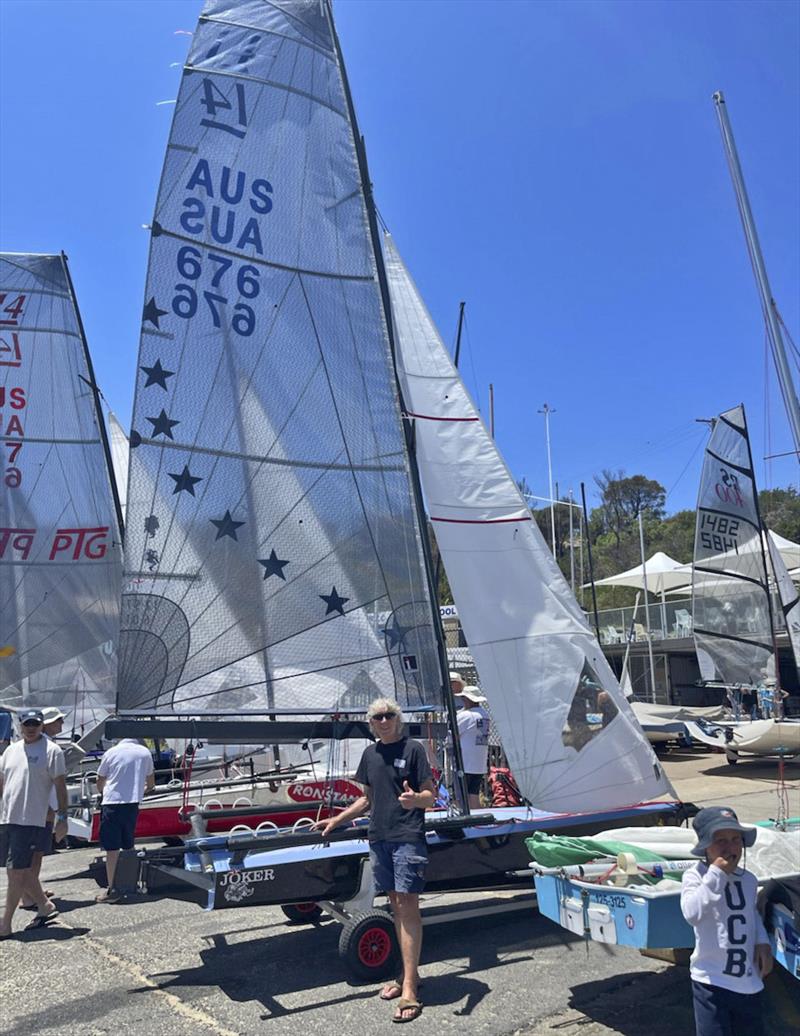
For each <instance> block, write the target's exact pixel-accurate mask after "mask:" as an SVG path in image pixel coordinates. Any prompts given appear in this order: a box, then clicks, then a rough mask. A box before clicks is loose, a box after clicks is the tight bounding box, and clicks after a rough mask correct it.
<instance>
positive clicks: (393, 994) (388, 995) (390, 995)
mask: <svg viewBox="0 0 800 1036" xmlns="http://www.w3.org/2000/svg"><path fill="white" fill-rule="evenodd" d="M402 995H403V986H402V983H401V982H399V981H398V979H396V978H394V979H391V980H390V981H389V982H387V983H386V985H385V986H384V987H383V989H382V990H381V991H380V993H378V997H379V998H380V999H381V1000H397V998H398V997H400V996H402Z"/></svg>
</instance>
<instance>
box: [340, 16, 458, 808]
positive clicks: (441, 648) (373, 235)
mask: <svg viewBox="0 0 800 1036" xmlns="http://www.w3.org/2000/svg"><path fill="white" fill-rule="evenodd" d="M325 14H326V17H327V19H328V24H329V25H330V30H331V39H332V40H333V44H334V47H335V48H336V58H337V62H338V65H339V72H340V74H341V77H342V87H343V89H344V96H345V101H346V103H347V113H348V117H349V119H350V127H351V129H352V132H353V143H354V144H355V149H356V156H357V158H358V168H359V173H360V176H361V186H362V190H363V192H364V202H365V204H366V209H367V219H368V221H369V231H370V239H371V241H372V251H373V255H374V257H375V268H376V270H377V273H378V284H379V287H380V295H381V305H382V308H383V314H384V324H385V327H386V335H387V338H388V340H389V349H390V351H391V355H392V365H393V369H394V376H395V386H396V391H397V397H398V400H399V404H400V409H401V412H402V413H405V405H404V403H403V394H402V390H401V387H400V379H399V377H398V374H397V349H396V343H395V340H394V324H393V321H392V305H391V299H390V296H389V284H388V281H387V278H386V267H385V265H384V262H383V250H382V246H381V239H380V233H379V229H378V218H377V211H376V207H375V198H374V196H373V193H372V181H371V180H370V176H369V167H368V165H367V152H366V148H365V147H364V138H363V137H362V136H361V134H360V133H359V130H358V121H357V119H356V112H355V106H354V104H353V96H352V94H351V92H350V82H349V80H348V78H347V70H346V69H345V64H344V57H343V55H342V48H341V45H340V43H339V34H338V33H337V31H336V24H335V22H334V19H333V10H332V6H331V0H325ZM403 428H404V431H405V440H406V444H407V449H408V460H409V471H410V474H411V485H412V488H413V495H414V501H415V504H416V509H417V527H418V528H419V535H420V543H421V546H422V555H423V559H424V562H425V575H426V578H427V580H428V587H429V593H428V596H429V597H430V603H431V618H432V621H433V631H434V634H435V636H436V642H437V648H438V656H439V666H440V669H441V675H442V697H443V699H444V702H445V706H446V711H447V718H448V723H449V726H450V729H451V731H452V733H453V736H452V738H451V743H452V751H453V761H454V763H455V769H456V775H457V790H458V796H459V798H460V800H461V802H462V804H463V805H464V806H465V807H466V805H467V803H468V802H469V798H468V796H467V785H466V778H465V776H464V762H463V758H462V755H461V742H460V741H459V739H458V736H457V731H458V720H457V716H456V707H455V702H454V701H453V695H452V692H451V690H450V678H449V675H448V674H449V670H450V665H449V663H448V661H447V649H446V647H445V639H444V629H443V627H442V617H441V614H440V613H439V606H438V603H437V594H436V586H435V584H434V581H433V580H434V571H433V561H432V556H433V555H432V551H431V544H430V538H429V536H428V528H427V522H426V520H425V509H424V506H423V500H422V489H421V487H420V481H419V471H418V470H417V462H416V455H415V444H414V438H415V437H414V431H413V422H412V421H410V420H409V419H408V418H406V417H404V418H403Z"/></svg>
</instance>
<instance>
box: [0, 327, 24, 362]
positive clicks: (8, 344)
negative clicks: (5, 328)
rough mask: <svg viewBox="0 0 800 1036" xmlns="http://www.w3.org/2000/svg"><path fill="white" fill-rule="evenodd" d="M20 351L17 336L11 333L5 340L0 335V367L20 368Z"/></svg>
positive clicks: (13, 332)
mask: <svg viewBox="0 0 800 1036" xmlns="http://www.w3.org/2000/svg"><path fill="white" fill-rule="evenodd" d="M21 366H22V349H20V345H19V335H18V334H17V332H16V331H12V332H11V333H10V335H9V336H8V337H7V338H4V337H3V335H0V367H21Z"/></svg>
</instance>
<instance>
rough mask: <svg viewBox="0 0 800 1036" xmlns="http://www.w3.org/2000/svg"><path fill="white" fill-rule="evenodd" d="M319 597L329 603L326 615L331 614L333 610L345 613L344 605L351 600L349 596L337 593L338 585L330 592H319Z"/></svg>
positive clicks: (341, 613)
mask: <svg viewBox="0 0 800 1036" xmlns="http://www.w3.org/2000/svg"><path fill="white" fill-rule="evenodd" d="M318 596H319V597H321V598H322V600H323V601H324V602H325V603H326V604H327V606H328V607H327V610H326V611H325V614H326V615H330V614H331V612H338V613H339V614H340V615H344V606H345V604H347V602H348V601H349V600H350V598H349V597H340V596H339V594H337V593H336V587H335V586H334V588H333V589H332V590H331V592H330V593H329V594H318Z"/></svg>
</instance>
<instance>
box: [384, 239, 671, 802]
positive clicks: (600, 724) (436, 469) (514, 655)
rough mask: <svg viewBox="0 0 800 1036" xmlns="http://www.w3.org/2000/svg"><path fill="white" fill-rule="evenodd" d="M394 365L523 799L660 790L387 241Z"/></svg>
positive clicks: (574, 607) (625, 710) (441, 542)
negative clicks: (414, 418) (417, 417)
mask: <svg viewBox="0 0 800 1036" xmlns="http://www.w3.org/2000/svg"><path fill="white" fill-rule="evenodd" d="M385 254H386V270H387V276H388V281H389V290H390V294H391V299H392V308H393V314H394V320H395V327H396V342H397V365H398V372H399V376H400V381H401V387H402V393H403V400H404V404H405V408H406V413H407V414H408V415H412V414H421V415H424V418H423V419H422V420H419V421H418V422H417V423H416V427H415V437H416V457H417V464H418V467H419V471H420V479H421V482H422V488H423V491H424V493H425V497H426V500H427V503H428V509H429V511H430V512H431V514H432V520H433V522H434V525H435V531H436V540H437V545H438V548H439V551H440V554H441V557H442V560H443V562H444V566H445V569H446V571H447V576H448V580H449V582H450V587H451V589H452V591H453V597H454V599H455V602H456V604H457V606H458V611H459V617H460V620H461V624H462V627H463V630H464V633H465V636H466V639H467V642H468V644H469V648H470V652H471V654H472V657H473V659H474V662H475V666H476V668H477V671H478V675H479V679H480V685H481V691H482V693H483V694H485V695H486V697H487V698H488V701H489V708H490V711H491V715H492V720H493V722H494V723H495V724H496V726H497V728H498V730H499V734H500V738H501V741H502V743H503V748H504V750H505V753H506V756H507V757H508V760H509V765H510V767H511V769H512V771H513V773H514V776H515V778H516V780H517V783H518V784H519V786H520V790H521V791H522V792H523V794H524V795H525V796H526V798H528V799H529V800H530V801H531V802H532V803H533V805H534V806H536V807H538V808H541V809H548V810H554V811H588V810H592V809H596V808H613V807H616V806H623V805H629V804H631V803H633V802H637V801H641V800H643V799H646V798H652V797H655V796H658V795H662V794H667V793H670V792H671V787H670V784H669V781H668V780H667V779H666V777H665V776H664V774H663V773H662V771H661V769H660V767H659V765H658V763H657V761H656V759H655V756H654V755H653V752H652V749H651V748H650V746H649V744H648V743H647V741H646V739H645V738H644V735H643V733H642V731H641V729H640V727H639V725H638V723H637V721H636V719H635V717H634V716H633V713H632V711H631V709H630V706H629V705H628V704H627V702H626V700H625V698H624V695H623V694H622V692H621V690H620V689H619V686H618V684H617V682H616V679H615V678H614V675H613V673H612V672H611V670H610V668H609V666H608V663H607V662H606V660H605V658H604V656H603V653H602V651H601V649H600V646H599V645H598V643H597V641H596V640H595V638H594V636H593V634H592V633H591V631H590V630H589V627H588V624H587V621H586V619H585V617H584V615H583V613H582V612H581V610H580V608H579V606H578V604H577V601H576V600H575V599H574V597H573V595H572V594H571V593H570V590H569V587H568V585H567V583H566V581H565V580H564V577H563V576H562V575H561V572H560V570H559V569H558V567H557V565H556V563H555V560H554V559H553V557H552V555H551V554H550V552H549V551H548V549H547V546H546V545H545V543H544V540H543V539H542V536H541V533H540V532H539V529H538V527H537V525H536V523H535V522H533V521H532V520H531V514H530V511H529V510H528V508H527V506H526V504H525V501H524V500H523V498H522V496H521V494H520V492H519V489H518V488H517V486H516V484H515V482H514V480H513V478H512V476H511V474H510V472H509V471H508V468H507V466H506V464H505V461H504V460H503V458H502V456H501V455H500V453H499V452H498V450H497V448H496V446H495V444H494V442H493V441H492V439H491V437H490V436H489V434H488V432H487V430H486V428H485V427H484V425H483V422H482V420H481V418H480V415H479V414H478V411H477V409H476V408H475V405H474V403H473V401H472V400H471V398H470V397H469V394H468V393H467V391H466V388H465V387H464V384H463V382H462V381H461V378H460V376H459V374H458V371H457V370H456V369H455V367H454V365H453V363H452V361H451V359H450V357H449V355H448V354H447V350H446V348H445V346H444V343H443V342H442V340H441V337H440V336H439V334H438V332H437V330H436V328H435V326H434V324H433V321H432V320H431V318H430V315H429V314H428V312H427V309H426V308H425V305H424V302H423V301H422V299H421V297H420V295H419V292H418V290H417V288H416V286H415V285H414V283H413V281H412V279H411V277H410V275H409V273H408V271H407V270H406V268H405V266H404V265H403V262H402V260H401V258H400V255H399V253H398V251H397V248H396V246H395V245H394V242H393V240H392V239H391V237H390V236H388V235H387V236H386V238H385Z"/></svg>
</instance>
